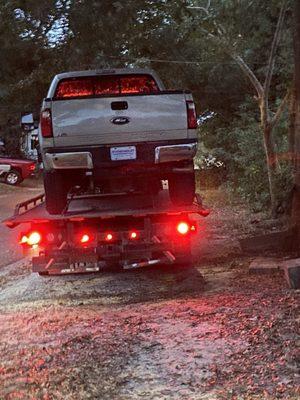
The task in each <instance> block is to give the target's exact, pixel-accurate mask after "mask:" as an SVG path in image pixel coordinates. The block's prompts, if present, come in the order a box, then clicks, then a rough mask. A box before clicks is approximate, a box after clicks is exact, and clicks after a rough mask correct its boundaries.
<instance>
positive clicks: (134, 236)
mask: <svg viewBox="0 0 300 400" xmlns="http://www.w3.org/2000/svg"><path fill="white" fill-rule="evenodd" d="M129 237H130V239H136V238H137V237H138V234H137V233H136V232H134V231H132V232H130V235H129Z"/></svg>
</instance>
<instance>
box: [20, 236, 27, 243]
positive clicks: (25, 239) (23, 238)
mask: <svg viewBox="0 0 300 400" xmlns="http://www.w3.org/2000/svg"><path fill="white" fill-rule="evenodd" d="M27 242H28V237H27V236H26V235H23V236H22V237H21V240H20V242H19V243H20V244H25V243H27Z"/></svg>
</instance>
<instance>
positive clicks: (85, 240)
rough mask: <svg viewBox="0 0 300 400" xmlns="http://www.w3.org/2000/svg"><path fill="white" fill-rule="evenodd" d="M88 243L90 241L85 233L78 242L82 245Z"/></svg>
mask: <svg viewBox="0 0 300 400" xmlns="http://www.w3.org/2000/svg"><path fill="white" fill-rule="evenodd" d="M89 241H90V236H89V235H88V234H87V233H85V234H84V235H82V236H81V238H80V242H81V243H83V244H84V243H88V242H89Z"/></svg>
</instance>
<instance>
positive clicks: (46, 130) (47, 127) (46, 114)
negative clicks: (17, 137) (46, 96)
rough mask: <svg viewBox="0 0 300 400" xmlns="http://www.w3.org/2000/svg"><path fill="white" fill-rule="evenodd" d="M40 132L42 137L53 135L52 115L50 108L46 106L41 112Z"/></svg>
mask: <svg viewBox="0 0 300 400" xmlns="http://www.w3.org/2000/svg"><path fill="white" fill-rule="evenodd" d="M40 122H41V132H42V136H43V137H44V138H49V137H53V130H52V117H51V110H50V108H46V109H45V110H42V112H41V119H40Z"/></svg>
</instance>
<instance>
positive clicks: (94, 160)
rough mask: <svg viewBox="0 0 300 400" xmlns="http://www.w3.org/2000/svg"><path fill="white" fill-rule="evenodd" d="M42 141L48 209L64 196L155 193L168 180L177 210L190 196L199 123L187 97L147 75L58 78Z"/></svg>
mask: <svg viewBox="0 0 300 400" xmlns="http://www.w3.org/2000/svg"><path fill="white" fill-rule="evenodd" d="M39 142H40V149H41V156H42V159H43V165H44V186H45V195H46V208H47V211H48V212H49V213H50V214H60V213H61V212H62V211H63V210H64V209H65V208H66V204H67V199H68V194H70V193H71V195H72V190H73V189H74V188H76V191H77V192H76V193H78V191H82V192H85V193H86V192H89V193H90V192H91V191H94V192H96V193H99V192H100V193H102V194H105V193H118V192H120V193H124V192H128V193H132V192H143V193H145V192H149V193H152V194H153V193H157V192H158V191H159V190H160V189H161V181H162V180H168V184H169V196H170V199H171V201H172V202H173V204H175V205H189V204H191V203H192V202H193V200H194V196H195V176H194V168H193V157H194V156H195V154H196V150H197V117H196V111H195V105H194V102H193V98H192V94H191V93H190V92H189V91H184V90H166V89H165V88H164V86H163V84H162V82H161V81H160V79H159V78H158V77H157V75H156V74H155V73H154V72H153V71H150V70H147V69H133V68H127V69H113V70H98V71H81V72H67V73H62V74H59V75H56V76H55V77H54V79H53V81H52V83H51V85H50V88H49V91H48V94H47V97H46V98H45V99H44V100H43V104H42V109H41V117H40V125H39Z"/></svg>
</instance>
